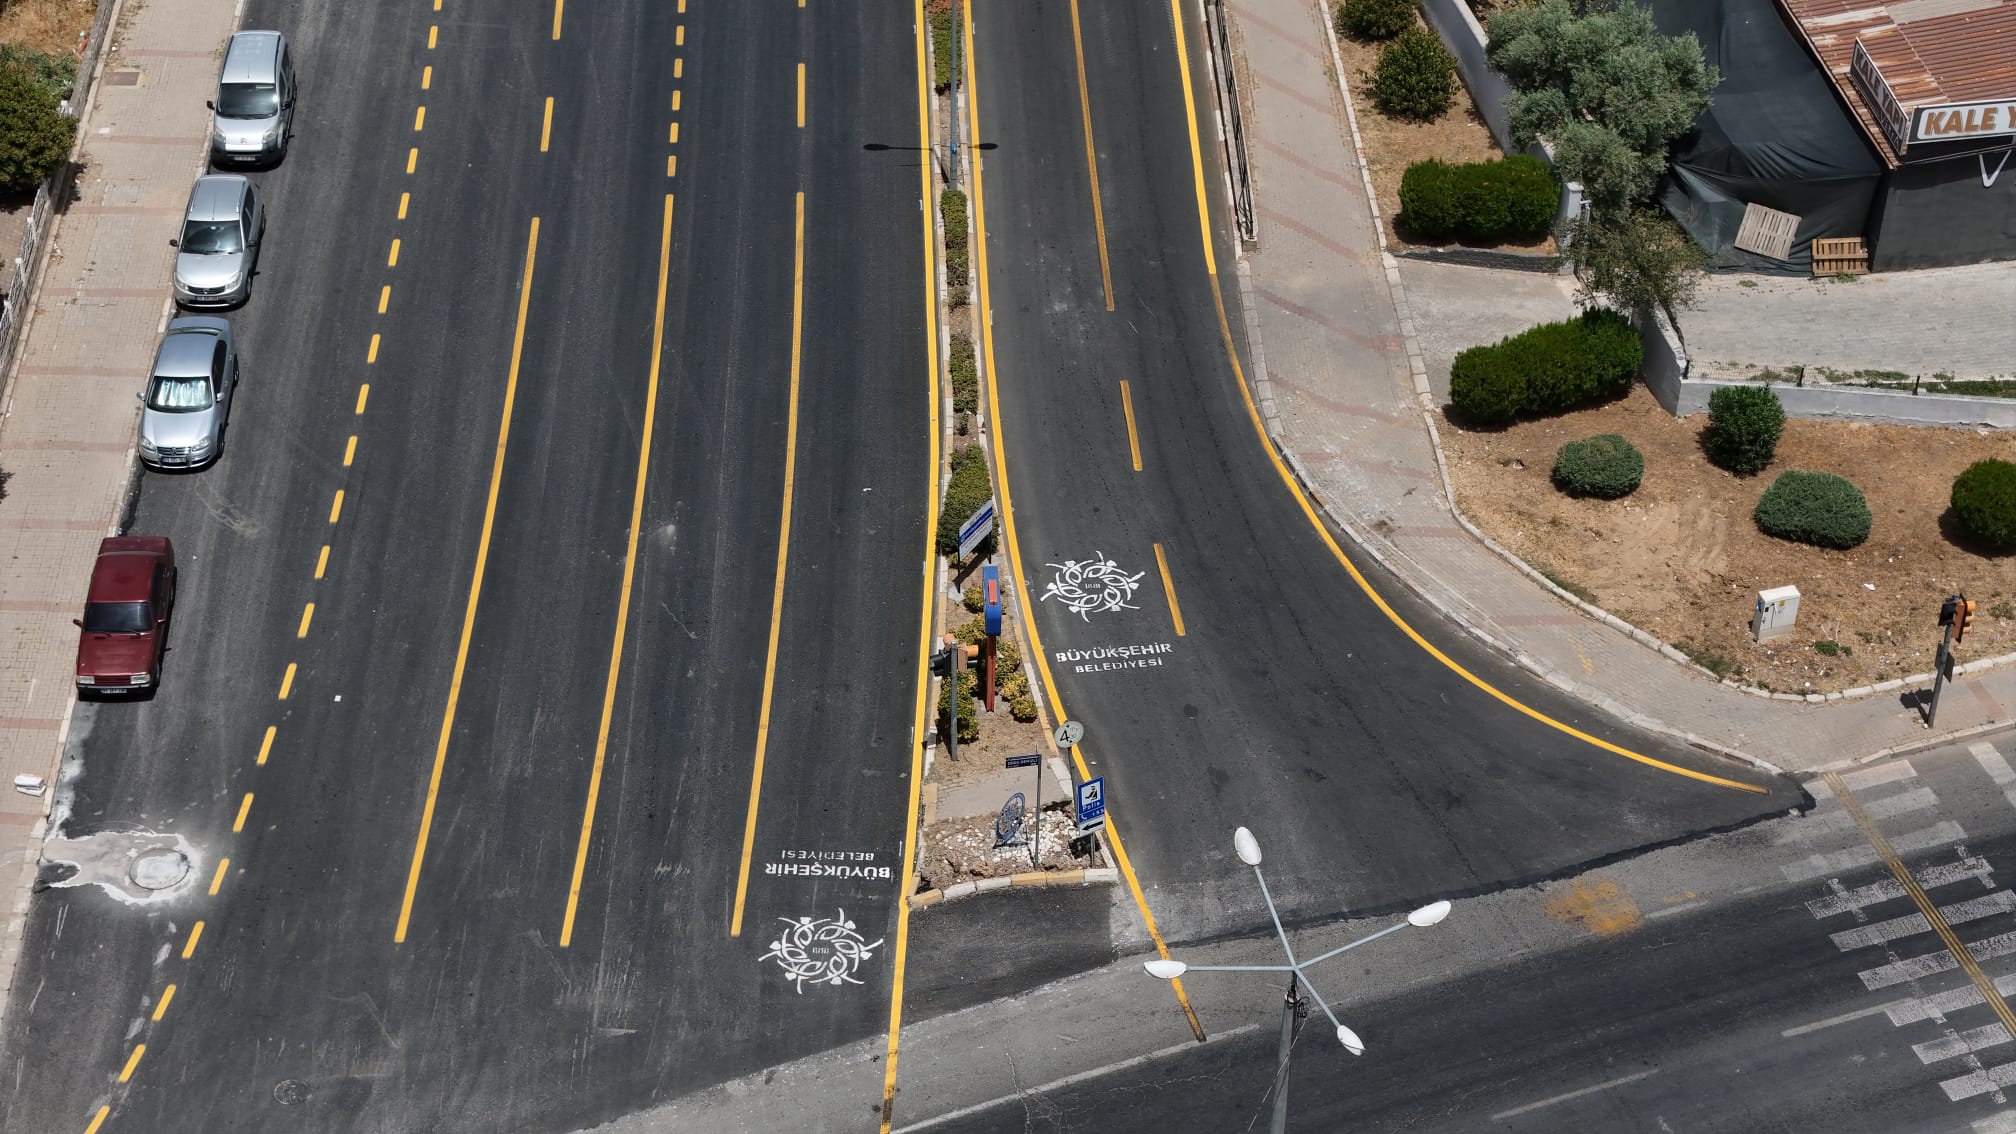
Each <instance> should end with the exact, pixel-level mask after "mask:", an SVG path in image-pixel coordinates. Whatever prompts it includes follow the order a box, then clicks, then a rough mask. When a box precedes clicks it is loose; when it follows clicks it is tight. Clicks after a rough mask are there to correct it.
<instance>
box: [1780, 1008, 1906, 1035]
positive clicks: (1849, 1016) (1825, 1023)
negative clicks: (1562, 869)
mask: <svg viewBox="0 0 2016 1134" xmlns="http://www.w3.org/2000/svg"><path fill="white" fill-rule="evenodd" d="M1903 1003H1904V1001H1901V1000H1893V1001H1891V1002H1890V1003H1888V1004H1878V1005H1877V1006H1876V1007H1874V1008H1864V1009H1862V1010H1860V1011H1858V1012H1844V1013H1842V1014H1841V1015H1839V1016H1829V1017H1827V1018H1826V1019H1824V1020H1815V1021H1813V1022H1812V1023H1810V1024H1801V1025H1799V1026H1798V1027H1796V1028H1786V1029H1785V1030H1784V1031H1782V1032H1779V1033H1778V1034H1779V1035H1781V1036H1784V1037H1785V1038H1786V1039H1791V1038H1792V1037H1794V1036H1803V1035H1808V1034H1810V1033H1812V1032H1817V1031H1820V1030H1822V1029H1823V1028H1831V1027H1833V1026H1834V1025H1836V1024H1847V1023H1852V1022H1854V1021H1856V1020H1860V1019H1862V1018H1863V1017H1864V1016H1880V1015H1882V1014H1884V1013H1885V1012H1890V1011H1892V1010H1894V1009H1896V1008H1897V1007H1898V1006H1899V1005H1901V1004H1903ZM1893 1022H1894V1021H1893Z"/></svg>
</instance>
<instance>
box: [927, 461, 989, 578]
mask: <svg viewBox="0 0 2016 1134" xmlns="http://www.w3.org/2000/svg"><path fill="white" fill-rule="evenodd" d="M993 495H994V484H993V482H992V481H990V480H989V479H988V477H987V455H986V453H985V451H983V450H982V449H981V448H980V446H978V445H967V446H965V447H963V448H960V449H954V450H953V451H952V483H951V484H949V485H947V486H946V488H945V500H944V502H943V503H942V504H941V505H940V506H939V508H938V554H940V555H955V554H957V553H958V551H959V525H960V524H963V523H965V522H966V517H968V516H971V515H972V514H973V513H974V512H975V511H977V510H978V509H979V507H980V505H982V504H985V503H987V501H988V500H989V499H991V498H992V497H993ZM993 543H994V537H993V536H992V535H991V534H990V535H989V536H988V537H987V539H986V541H985V542H983V543H982V544H981V545H980V547H979V549H978V550H979V554H982V555H985V554H987V552H988V550H989V549H990V548H991V547H992V545H993Z"/></svg>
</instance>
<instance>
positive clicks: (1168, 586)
mask: <svg viewBox="0 0 2016 1134" xmlns="http://www.w3.org/2000/svg"><path fill="white" fill-rule="evenodd" d="M1155 567H1156V569H1157V570H1159V571H1161V572H1162V593H1163V594H1165V595H1168V596H1169V618H1170V621H1172V622H1174V623H1175V624H1176V636H1177V637H1178V638H1181V637H1182V636H1183V608H1182V606H1180V605H1178V604H1177V602H1176V584H1175V582H1174V581H1173V580H1171V579H1170V578H1169V557H1168V556H1166V555H1164V554H1162V545H1161V544H1159V543H1158V544H1156V545H1155Z"/></svg>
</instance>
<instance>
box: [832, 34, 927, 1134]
mask: <svg viewBox="0 0 2016 1134" xmlns="http://www.w3.org/2000/svg"><path fill="white" fill-rule="evenodd" d="M799 3H800V4H803V3H804V0H799ZM913 5H914V8H915V12H914V16H913V19H914V27H913V28H912V30H913V32H914V33H915V36H916V40H917V46H916V51H915V56H916V58H915V66H916V70H917V146H918V149H919V150H920V151H921V152H927V153H928V152H929V150H930V146H931V87H930V81H929V79H928V78H927V77H926V76H927V73H928V72H929V70H930V63H929V61H928V58H927V56H926V48H925V44H924V36H925V28H927V27H928V26H929V25H928V24H926V23H925V20H924V0H913ZM917 180H918V194H919V196H918V199H919V200H921V201H928V200H930V199H931V189H932V185H931V163H930V162H920V163H918V170H917ZM918 212H919V214H920V216H921V218H922V224H923V234H924V239H923V248H924V262H923V268H924V272H923V277H924V374H925V377H926V379H927V380H928V381H927V384H926V385H925V388H924V402H925V404H926V405H927V406H928V407H930V410H929V412H930V415H931V428H930V433H931V463H930V465H929V466H928V471H927V473H926V475H925V478H924V504H925V507H924V516H925V520H924V559H925V562H926V563H927V564H928V563H930V562H931V556H932V554H933V553H932V550H931V549H932V548H934V547H936V546H937V543H938V463H939V460H940V453H939V451H938V442H939V435H938V430H939V418H938V292H937V270H938V254H937V239H936V237H935V236H934V235H933V232H932V227H931V210H930V209H920V210H918ZM935 609H936V596H935V595H934V594H933V593H932V578H931V572H930V571H929V570H926V571H925V572H924V593H923V609H922V611H921V612H920V614H919V616H918V619H917V669H916V672H915V673H913V674H912V675H911V680H912V681H914V682H915V683H916V686H917V700H916V704H915V705H914V706H913V708H912V710H911V712H912V714H913V715H912V717H911V721H910V803H909V806H908V808H906V809H905V811H904V813H903V814H904V827H903V869H902V870H900V871H898V872H897V874H896V949H895V953H894V957H895V968H894V970H893V977H892V980H891V982H890V989H889V1045H888V1048H887V1050H886V1051H885V1052H884V1055H885V1058H884V1059H883V1061H882V1124H881V1134H889V1122H890V1119H891V1117H892V1116H893V1114H894V1112H895V1108H896V1056H897V1048H898V1041H899V1040H900V1039H901V1038H902V1032H903V976H904V967H905V965H906V963H907V962H908V960H909V955H910V901H909V898H910V872H911V871H912V870H914V869H916V863H917V812H918V800H919V797H920V792H921V791H922V790H923V785H924V729H925V727H926V722H927V720H928V719H929V718H928V716H927V714H928V713H929V712H930V695H931V674H930V669H929V667H930V658H931V644H932V643H931V632H932V630H933V626H932V622H933V615H934V613H935Z"/></svg>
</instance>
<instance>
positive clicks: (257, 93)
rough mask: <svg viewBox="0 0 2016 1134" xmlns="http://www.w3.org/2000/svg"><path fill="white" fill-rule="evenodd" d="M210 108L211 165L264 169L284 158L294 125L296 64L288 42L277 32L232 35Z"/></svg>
mask: <svg viewBox="0 0 2016 1134" xmlns="http://www.w3.org/2000/svg"><path fill="white" fill-rule="evenodd" d="M208 105H209V107H210V110H211V115H210V158H211V160H212V161H214V162H216V163H217V164H219V165H225V164H260V165H264V164H269V163H275V162H278V161H279V160H280V159H281V158H283V157H286V156H287V138H288V134H289V133H290V131H291V129H292V127H293V124H294V59H293V56H292V55H291V54H290V53H289V52H288V50H287V37H286V36H283V35H281V34H280V33H279V32H277V31H241V32H239V33H238V34H237V35H234V36H232V37H231V45H230V46H229V47H228V48H226V49H225V51H224V74H223V75H222V76H221V77H220V78H219V79H218V81H217V98H216V100H215V101H213V102H211V103H209V104H208Z"/></svg>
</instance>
